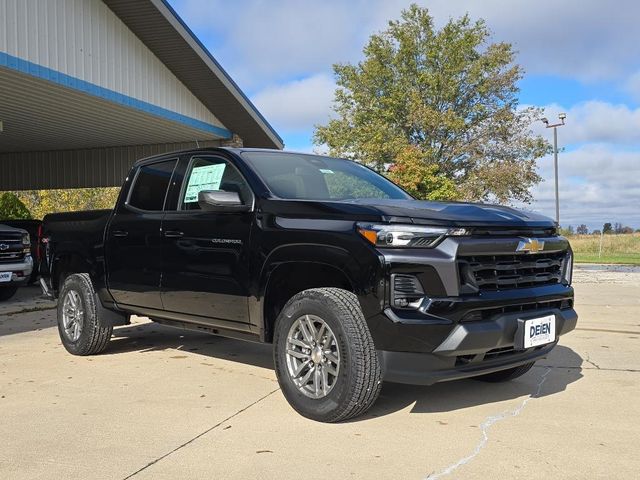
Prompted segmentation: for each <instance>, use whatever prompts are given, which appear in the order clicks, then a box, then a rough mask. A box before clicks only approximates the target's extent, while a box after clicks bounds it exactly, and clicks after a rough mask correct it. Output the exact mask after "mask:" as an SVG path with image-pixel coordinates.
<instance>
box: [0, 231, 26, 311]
mask: <svg viewBox="0 0 640 480" xmlns="http://www.w3.org/2000/svg"><path fill="white" fill-rule="evenodd" d="M30 245H31V241H30V238H29V234H28V233H27V232H26V231H25V230H21V229H19V228H13V227H8V226H7V225H0V302H1V301H4V300H8V299H10V298H11V297H13V295H14V294H15V293H16V290H18V287H21V286H23V285H26V284H27V283H28V282H29V277H30V276H31V272H32V270H33V259H32V258H31V247H30Z"/></svg>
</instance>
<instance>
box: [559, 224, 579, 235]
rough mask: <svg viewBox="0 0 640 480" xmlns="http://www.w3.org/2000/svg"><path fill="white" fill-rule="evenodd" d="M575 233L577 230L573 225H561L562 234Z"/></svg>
mask: <svg viewBox="0 0 640 480" xmlns="http://www.w3.org/2000/svg"><path fill="white" fill-rule="evenodd" d="M574 234H575V231H574V230H573V225H569V226H568V227H567V228H564V227H560V235H562V236H565V237H571V236H573V235H574Z"/></svg>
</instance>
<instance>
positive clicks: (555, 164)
mask: <svg viewBox="0 0 640 480" xmlns="http://www.w3.org/2000/svg"><path fill="white" fill-rule="evenodd" d="M558 118H559V119H560V123H554V124H551V125H549V120H548V119H547V118H546V117H544V118H541V119H540V120H542V123H544V124H545V126H546V127H547V128H553V168H554V170H555V177H556V223H557V224H558V226H560V195H559V193H558V127H561V126H563V125H564V120H565V118H567V114H566V113H561V114H560V115H558Z"/></svg>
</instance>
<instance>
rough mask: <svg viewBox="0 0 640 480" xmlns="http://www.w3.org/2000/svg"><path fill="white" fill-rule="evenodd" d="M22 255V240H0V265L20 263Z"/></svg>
mask: <svg viewBox="0 0 640 480" xmlns="http://www.w3.org/2000/svg"><path fill="white" fill-rule="evenodd" d="M24 255H25V254H24V246H23V245H22V238H20V239H19V240H14V239H4V240H3V239H0V264H2V263H16V262H20V261H21V260H22V259H23V258H24Z"/></svg>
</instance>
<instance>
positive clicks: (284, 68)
mask: <svg viewBox="0 0 640 480" xmlns="http://www.w3.org/2000/svg"><path fill="white" fill-rule="evenodd" d="M410 3H412V2H411V0H368V1H367V0H354V1H350V2H345V1H341V0H324V1H322V2H317V1H300V0H281V1H278V2H266V1H264V0H246V1H242V2H238V1H236V2H229V1H223V0H213V1H212V0H172V4H174V5H175V6H176V7H177V8H178V11H179V12H180V13H181V14H182V15H183V16H184V17H185V19H186V21H187V23H188V24H189V25H191V26H192V27H194V29H195V30H196V31H198V33H199V34H200V35H206V32H208V31H211V32H212V33H214V34H215V35H217V36H222V37H223V38H224V42H222V43H220V44H218V45H215V44H214V45H212V48H213V53H214V55H221V56H222V57H223V59H224V62H223V64H224V65H225V67H228V68H229V69H230V71H231V72H232V74H233V75H234V76H235V77H238V78H239V79H240V80H241V83H243V84H245V85H249V86H251V85H254V84H256V82H258V81H259V80H260V81H263V80H267V81H268V82H273V81H276V80H279V79H283V78H287V77H288V76H291V75H294V76H300V75H305V74H307V75H308V74H309V73H314V72H319V71H328V69H329V67H330V65H331V64H333V63H335V62H343V61H355V60H357V59H358V58H359V57H360V55H361V51H362V47H363V46H364V44H365V42H366V40H367V38H368V37H369V35H371V34H372V33H374V32H376V31H380V30H382V29H384V28H385V27H386V24H387V21H388V20H390V19H395V18H398V17H399V14H400V11H401V10H402V9H403V8H406V7H408V6H409V4H410ZM417 3H419V4H422V5H424V6H426V7H428V8H429V9H430V10H431V12H432V13H433V15H434V16H435V19H436V23H437V24H438V25H441V24H443V23H444V22H445V21H446V20H447V19H448V18H450V17H459V16H460V15H462V14H464V13H466V12H469V13H470V15H471V17H472V18H474V19H476V18H484V19H485V20H486V21H487V24H488V26H489V27H490V28H491V30H492V31H493V32H494V40H496V41H506V42H511V43H513V44H514V47H515V48H516V49H517V50H518V51H519V53H520V55H519V58H518V61H519V62H520V63H522V64H523V65H524V67H525V69H526V70H527V72H529V73H539V74H552V75H562V76H566V77H571V78H579V79H582V80H601V79H609V80H616V81H624V79H625V78H626V77H627V76H629V75H631V73H633V72H634V71H636V70H637V68H638V61H639V60H640V42H638V41H637V19H638V18H639V17H640V2H637V1H634V0H625V1H618V2H615V5H611V4H605V3H602V2H594V1H591V2H585V1H583V0H563V1H557V0H538V1H536V2H532V1H529V0H513V1H510V2H506V3H505V1H504V0H483V1H482V2H478V1H477V0H459V1H456V2H451V1H450V0H431V1H428V2H427V1H424V0H422V1H418V2H417Z"/></svg>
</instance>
